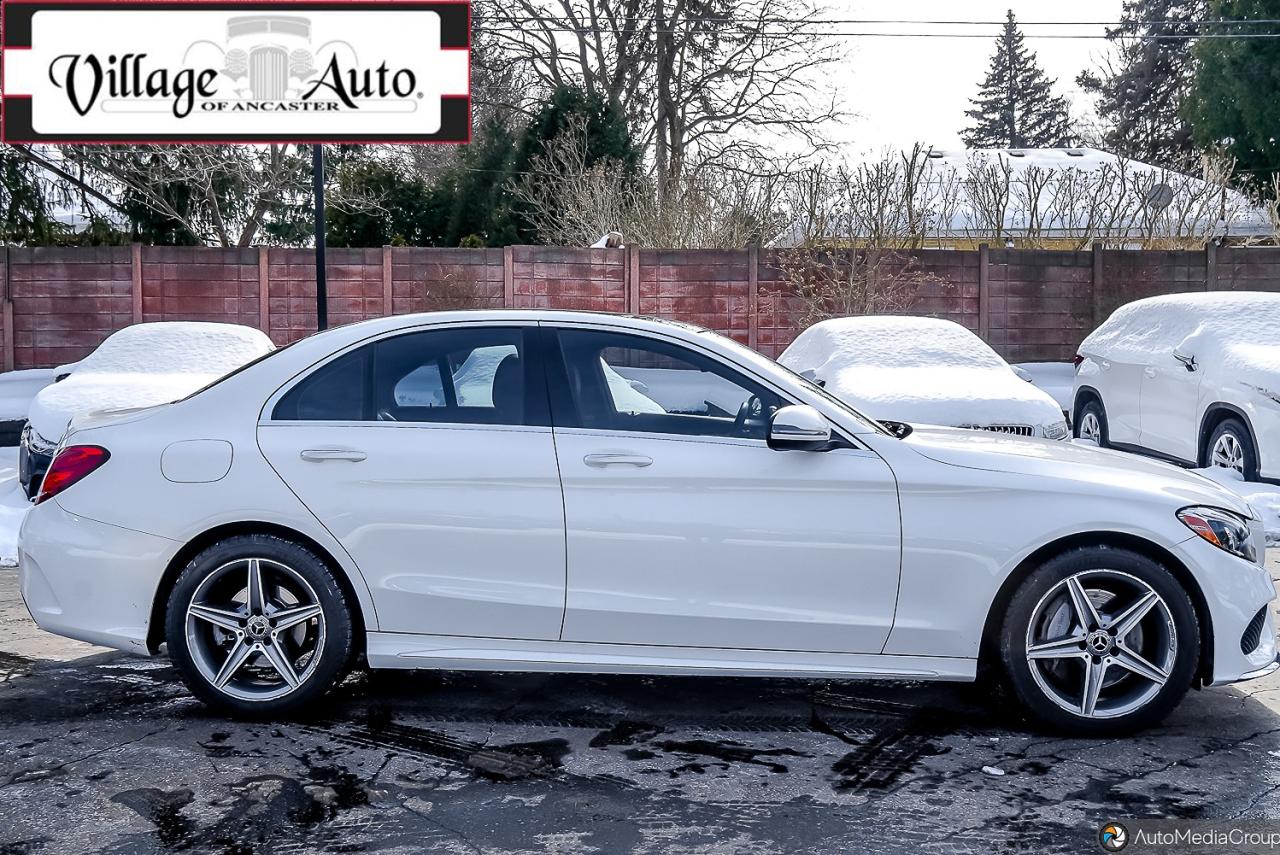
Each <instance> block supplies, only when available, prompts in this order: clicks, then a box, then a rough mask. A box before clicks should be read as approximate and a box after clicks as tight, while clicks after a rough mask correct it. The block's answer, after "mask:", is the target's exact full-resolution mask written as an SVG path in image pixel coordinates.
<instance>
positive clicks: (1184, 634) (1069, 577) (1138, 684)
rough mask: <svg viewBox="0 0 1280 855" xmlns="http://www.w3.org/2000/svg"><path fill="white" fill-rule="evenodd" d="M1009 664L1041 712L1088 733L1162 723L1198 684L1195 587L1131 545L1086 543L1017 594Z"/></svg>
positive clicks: (1008, 628) (1025, 696) (1018, 686)
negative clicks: (1190, 594) (1193, 682)
mask: <svg viewBox="0 0 1280 855" xmlns="http://www.w3.org/2000/svg"><path fill="white" fill-rule="evenodd" d="M1002 652H1003V656H1004V664H1005V668H1006V671H1007V672H1008V676H1009V678H1010V682H1011V683H1012V685H1013V688H1014V690H1015V691H1016V692H1017V694H1018V696H1019V697H1020V698H1021V700H1022V701H1023V702H1024V703H1025V704H1026V706H1027V707H1028V708H1029V709H1030V710H1031V711H1032V712H1033V713H1034V714H1035V715H1036V716H1038V717H1039V718H1041V719H1044V720H1046V721H1048V722H1050V723H1052V724H1054V725H1057V726H1061V727H1064V728H1066V729H1069V730H1073V731H1075V732H1079V733H1090V734H1101V733H1109V732H1124V731H1129V730H1133V729H1136V728H1139V727H1144V726H1146V725H1148V724H1153V723H1155V722H1156V721H1158V720H1159V719H1160V718H1163V716H1164V715H1165V714H1166V713H1167V712H1168V710H1169V709H1171V708H1172V707H1173V705H1174V704H1175V703H1176V702H1177V701H1178V699H1180V698H1181V697H1182V695H1183V694H1184V693H1185V692H1186V690H1187V689H1188V688H1189V687H1190V685H1191V679H1192V676H1193V674H1194V671H1195V668H1196V665H1197V662H1198V658H1199V628H1198V625H1197V622H1196V616H1195V610H1194V607H1193V606H1192V604H1191V602H1190V599H1189V598H1188V596H1187V594H1186V591H1185V590H1183V588H1182V586H1181V585H1180V584H1179V583H1178V581H1177V580H1176V579H1175V578H1174V577H1173V576H1172V575H1171V574H1170V573H1169V572H1168V571H1167V570H1166V569H1165V568H1164V567H1162V566H1160V565H1159V564H1158V563H1156V562H1154V561H1152V560H1151V559H1149V558H1147V557H1146V556H1143V555H1138V554H1136V553H1133V552H1129V551H1127V550H1122V549H1110V548H1101V547H1099V548H1091V549H1077V550H1074V551H1071V552H1068V553H1065V554H1064V555H1061V556H1059V557H1057V558H1055V559H1052V560H1050V561H1048V562H1046V563H1045V564H1044V565H1042V566H1041V567H1040V568H1038V569H1037V570H1036V571H1034V572H1032V573H1031V574H1030V575H1029V576H1028V577H1027V579H1026V580H1025V581H1024V582H1023V584H1022V586H1021V587H1020V588H1019V589H1018V591H1017V592H1016V593H1015V595H1014V597H1013V600H1012V601H1011V603H1010V608H1009V612H1008V615H1007V616H1006V620H1005V627H1004V636H1003V638H1002Z"/></svg>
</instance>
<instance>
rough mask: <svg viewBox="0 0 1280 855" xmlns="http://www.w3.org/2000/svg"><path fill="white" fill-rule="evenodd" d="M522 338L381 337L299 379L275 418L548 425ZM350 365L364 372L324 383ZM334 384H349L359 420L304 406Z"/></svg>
mask: <svg viewBox="0 0 1280 855" xmlns="http://www.w3.org/2000/svg"><path fill="white" fill-rule="evenodd" d="M524 338H525V332H524V330H522V329H520V328H505V327H471V328H463V329H446V330H431V331H427V332H417V333H408V334H405V335H400V336H396V337H394V338H388V339H383V340H381V341H377V342H374V343H373V344H368V345H365V346H364V347H362V348H360V349H359V350H357V351H355V352H354V353H351V354H349V355H347V356H344V357H342V358H341V359H339V360H337V361H336V362H333V363H330V364H329V365H326V366H324V367H323V368H320V369H319V370H317V371H316V372H315V373H314V374H313V375H311V376H310V377H308V378H307V379H305V380H303V381H302V382H301V383H299V384H298V385H297V386H295V387H294V388H293V389H292V390H290V392H289V393H288V394H286V395H285V397H283V398H282V399H281V400H280V403H279V404H278V405H277V406H276V410H275V418H277V419H302V420H308V419H338V418H343V419H350V418H354V419H359V420H364V421H387V422H451V423H461V424H495V425H496V424H510V425H520V424H546V423H547V419H546V415H545V409H546V407H545V404H542V405H541V406H539V404H538V402H539V401H541V400H545V392H544V391H542V387H541V385H540V383H539V385H538V388H537V391H536V392H535V394H532V395H530V394H527V390H526V383H527V377H528V376H530V375H532V373H533V372H531V371H530V366H529V363H528V360H527V359H525V358H524V356H525V342H524ZM348 361H351V362H353V363H356V362H358V363H359V364H360V366H361V369H362V370H360V371H354V370H353V371H348V372H347V373H345V374H342V376H341V378H339V379H338V380H330V379H328V375H330V374H335V373H339V369H337V368H336V366H339V365H340V364H342V363H345V362H348ZM331 366H332V367H334V368H333V370H330V369H331ZM539 379H540V378H539ZM339 382H346V383H349V384H350V386H349V387H347V388H344V391H343V394H344V395H346V396H348V397H355V398H356V399H357V400H358V401H359V402H360V404H359V406H358V407H355V408H354V409H355V410H358V411H359V412H360V415H356V416H334V415H329V414H328V413H329V412H332V411H334V410H333V409H332V408H330V409H325V408H322V407H321V408H317V407H314V406H305V405H303V403H302V402H305V401H309V400H310V399H312V398H323V397H333V396H334V395H335V394H337V393H336V392H335V387H336V386H337V385H339ZM312 387H316V388H315V389H314V390H313V389H312ZM530 401H532V402H533V404H532V405H531V404H530ZM350 410H351V408H350V407H349V408H348V409H346V410H343V412H349V411H350Z"/></svg>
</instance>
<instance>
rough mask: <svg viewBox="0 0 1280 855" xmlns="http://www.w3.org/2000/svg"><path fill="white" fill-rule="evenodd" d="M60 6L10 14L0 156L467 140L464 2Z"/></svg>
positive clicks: (47, 3) (40, 5)
mask: <svg viewBox="0 0 1280 855" xmlns="http://www.w3.org/2000/svg"><path fill="white" fill-rule="evenodd" d="M69 6H70V4H65V3H59V2H56V0H30V2H27V0H7V2H6V3H5V4H4V7H3V9H4V47H5V52H4V83H5V87H4V140H5V141H6V142H20V141H32V142H56V141H62V142H120V141H134V142H152V141H154V142H166V141H173V142H183V141H190V142H205V141H208V142H220V141H242V142H250V141H256V142H276V141H280V142H310V141H333V142H365V141H367V142H375V141H400V142H465V141H466V140H467V139H468V138H469V136H470V97H469V68H470V67H469V44H470V39H469V6H468V5H467V4H466V3H465V2H463V3H453V2H435V1H434V0H433V2H422V3H419V2H413V0H395V2H369V0H353V2H341V3H332V2H326V3H325V4H324V5H323V6H308V5H307V3H306V2H305V0H304V2H297V3H282V2H275V3H266V4H263V3H253V4H248V3H243V2H197V3H190V2H183V3H168V2H163V0H162V2H111V3H109V4H93V3H88V4H82V3H79V2H77V3H75V4H74V6H70V7H69ZM303 13H305V14H303Z"/></svg>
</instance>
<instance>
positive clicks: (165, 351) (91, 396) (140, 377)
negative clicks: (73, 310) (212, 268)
mask: <svg viewBox="0 0 1280 855" xmlns="http://www.w3.org/2000/svg"><path fill="white" fill-rule="evenodd" d="M274 348H275V345H273V344H272V343H271V339H269V338H268V337H267V336H266V334H265V333H263V332H261V331H260V330H256V329H254V328H253V327H246V326H242V325H240V324H220V323H207V322H197V321H158V322H155V323H146V324H134V325H133V326H129V327H125V328H124V329H122V330H119V331H117V332H114V333H112V334H111V335H110V336H108V337H107V339H106V341H104V342H102V344H100V345H98V347H97V349H95V350H94V351H93V353H91V354H89V355H88V356H87V357H85V358H84V359H82V360H81V361H80V362H78V363H75V364H74V365H64V366H62V367H60V368H57V369H55V371H54V381H55V382H54V383H53V384H51V385H48V386H45V387H44V388H42V389H41V390H40V391H39V392H38V393H37V394H36V396H35V398H34V399H33V400H32V402H31V407H30V410H29V412H28V414H27V424H26V426H25V427H24V428H23V431H22V437H21V440H20V442H19V449H18V476H19V480H20V481H21V482H22V486H23V488H24V489H25V490H26V491H27V494H28V495H29V496H30V495H34V494H35V492H36V491H37V490H38V489H39V488H40V479H41V478H43V477H44V473H45V470H46V469H48V467H49V461H50V460H51V459H52V457H53V452H54V450H55V449H56V448H57V446H58V441H59V440H60V439H62V435H63V434H64V433H65V432H66V430H67V425H68V424H70V422H71V420H72V419H73V418H75V417H76V416H77V415H80V414H83V413H89V412H94V411H96V410H109V409H119V408H124V407H149V406H154V405H156V404H163V403H167V402H169V401H175V400H177V399H178V398H182V397H185V396H187V395H190V394H191V393H192V392H194V391H196V390H197V389H199V388H200V387H202V386H205V385H207V384H209V383H212V382H213V381H214V380H217V379H218V378H219V377H221V376H223V375H224V374H226V373H228V372H229V371H234V370H235V369H237V368H239V367H240V366H241V365H244V364H245V363H246V362H250V361H252V360H254V359H257V358H258V357H260V356H262V355H263V354H266V353H269V352H271V351H272V350H273V349H274Z"/></svg>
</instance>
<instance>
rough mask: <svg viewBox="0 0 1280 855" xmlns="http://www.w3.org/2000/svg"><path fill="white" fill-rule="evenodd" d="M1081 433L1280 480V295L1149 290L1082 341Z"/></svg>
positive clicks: (1077, 419)
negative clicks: (1157, 292)
mask: <svg viewBox="0 0 1280 855" xmlns="http://www.w3.org/2000/svg"><path fill="white" fill-rule="evenodd" d="M1076 366H1077V367H1076V380H1075V396H1074V402H1075V405H1074V407H1073V413H1074V424H1075V433H1076V436H1078V437H1080V438H1082V439H1086V440H1089V441H1092V442H1094V443H1097V444H1098V445H1102V446H1110V447H1114V448H1122V449H1126V450H1130V451H1139V452H1143V453H1146V454H1151V455H1153V456H1156V457H1161V458H1164V459H1166V460H1170V461H1172V462H1175V463H1180V464H1183V465H1186V466H1201V467H1224V468H1227V469H1234V470H1235V471H1236V472H1238V473H1240V475H1241V476H1243V477H1244V478H1245V479H1246V480H1248V481H1258V480H1265V481H1276V480H1277V479H1280V294H1268V293H1263V292H1249V291H1240V292H1234V293H1233V292H1222V291H1214V292H1211V293H1199V294H1171V295H1166V296H1162V297H1149V298H1147V299H1145V300H1137V301H1135V302H1132V303H1129V304H1128V305H1125V306H1121V307H1120V308H1119V309H1117V310H1116V311H1115V313H1114V314H1112V315H1111V317H1110V318H1108V319H1107V320H1106V322H1104V323H1103V324H1102V326H1100V327H1098V329H1096V330H1095V331H1094V332H1093V333H1092V334H1090V335H1089V337H1088V338H1086V339H1085V340H1084V342H1083V343H1081V345H1080V351H1079V354H1078V355H1077V356H1076Z"/></svg>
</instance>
